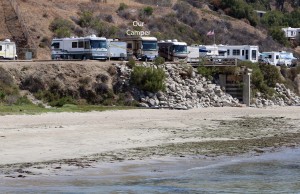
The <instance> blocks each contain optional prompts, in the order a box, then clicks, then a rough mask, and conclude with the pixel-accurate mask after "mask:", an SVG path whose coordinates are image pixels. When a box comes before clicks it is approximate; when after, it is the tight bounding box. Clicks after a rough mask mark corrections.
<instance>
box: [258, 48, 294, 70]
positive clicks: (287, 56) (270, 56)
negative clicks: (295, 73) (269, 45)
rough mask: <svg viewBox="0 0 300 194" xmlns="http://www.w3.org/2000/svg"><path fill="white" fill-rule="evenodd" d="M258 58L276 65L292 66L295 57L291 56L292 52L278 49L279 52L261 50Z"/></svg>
mask: <svg viewBox="0 0 300 194" xmlns="http://www.w3.org/2000/svg"><path fill="white" fill-rule="evenodd" d="M259 59H260V61H261V62H264V63H267V64H270V65H276V66H288V67H290V66H292V65H293V64H294V63H295V62H296V59H297V58H295V57H294V56H293V53H290V52H286V51H279V52H275V51H272V52H262V53H260V56H259Z"/></svg>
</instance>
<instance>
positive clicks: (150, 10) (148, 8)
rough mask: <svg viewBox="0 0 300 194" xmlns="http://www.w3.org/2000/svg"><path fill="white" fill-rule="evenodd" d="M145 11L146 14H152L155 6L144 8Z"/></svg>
mask: <svg viewBox="0 0 300 194" xmlns="http://www.w3.org/2000/svg"><path fill="white" fill-rule="evenodd" d="M143 12H144V13H145V15H147V16H150V15H152V13H153V7H150V6H147V7H145V8H144V9H143Z"/></svg>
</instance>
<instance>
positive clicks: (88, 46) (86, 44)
mask: <svg viewBox="0 0 300 194" xmlns="http://www.w3.org/2000/svg"><path fill="white" fill-rule="evenodd" d="M84 48H85V49H90V41H88V40H87V41H85V44H84Z"/></svg>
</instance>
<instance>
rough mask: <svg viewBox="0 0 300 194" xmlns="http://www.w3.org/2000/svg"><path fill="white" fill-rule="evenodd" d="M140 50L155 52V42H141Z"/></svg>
mask: <svg viewBox="0 0 300 194" xmlns="http://www.w3.org/2000/svg"><path fill="white" fill-rule="evenodd" d="M142 48H143V50H145V51H147V50H148V51H149V50H154V51H155V50H157V41H143V42H142Z"/></svg>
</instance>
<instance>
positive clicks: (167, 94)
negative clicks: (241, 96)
mask: <svg viewBox="0 0 300 194" xmlns="http://www.w3.org/2000/svg"><path fill="white" fill-rule="evenodd" d="M141 65H142V66H146V67H154V68H157V67H156V66H155V65H153V64H151V63H143V64H141ZM115 66H116V67H117V68H118V79H119V80H118V83H119V87H120V88H130V81H129V80H130V74H131V71H132V69H131V68H129V67H127V66H125V65H120V64H115ZM159 67H160V68H163V70H164V71H165V73H166V79H165V84H166V90H165V91H164V92H162V91H159V92H157V93H150V92H147V91H141V90H138V89H137V88H133V89H132V90H131V92H132V93H133V96H134V97H135V99H136V100H138V101H139V102H140V104H139V105H140V106H141V107H150V108H172V109H184V110H186V109H191V108H202V107H222V106H240V104H239V101H238V99H236V98H233V97H232V96H231V95H229V94H227V93H225V92H224V91H223V90H222V89H221V87H220V86H219V85H216V84H213V83H212V82H211V81H209V80H207V79H206V78H205V77H203V76H202V75H200V74H197V73H196V70H192V71H189V72H188V71H187V67H186V66H183V65H179V64H168V63H167V64H164V65H161V66H159ZM120 85H122V86H120Z"/></svg>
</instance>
